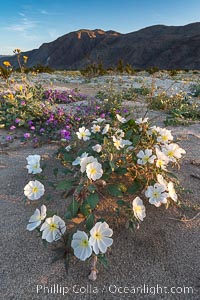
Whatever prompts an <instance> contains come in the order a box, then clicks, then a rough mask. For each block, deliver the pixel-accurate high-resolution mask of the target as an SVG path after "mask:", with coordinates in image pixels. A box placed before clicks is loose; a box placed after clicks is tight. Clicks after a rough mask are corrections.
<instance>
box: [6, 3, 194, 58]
mask: <svg viewBox="0 0 200 300" xmlns="http://www.w3.org/2000/svg"><path fill="white" fill-rule="evenodd" d="M199 12H200V0H101V1H100V0H82V1H81V0H26V1H25V0H21V1H20V0H5V1H1V9H0V54H12V50H13V49H15V48H20V49H21V50H22V51H26V50H31V49H34V48H38V47H39V46H40V45H41V44H42V43H44V42H50V41H53V40H54V39H56V38H57V37H59V36H61V35H64V34H66V33H68V32H71V31H74V30H78V29H81V28H86V29H96V28H101V29H104V30H109V29H112V30H116V31H119V32H122V33H127V32H132V31H136V30H138V29H141V28H144V27H147V26H151V25H156V24H164V25H185V24H188V23H193V22H199V21H200V16H199Z"/></svg>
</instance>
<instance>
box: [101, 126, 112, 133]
mask: <svg viewBox="0 0 200 300" xmlns="http://www.w3.org/2000/svg"><path fill="white" fill-rule="evenodd" d="M109 129H110V124H106V125H105V127H104V129H103V130H102V134H106V133H107V132H108V130H109Z"/></svg>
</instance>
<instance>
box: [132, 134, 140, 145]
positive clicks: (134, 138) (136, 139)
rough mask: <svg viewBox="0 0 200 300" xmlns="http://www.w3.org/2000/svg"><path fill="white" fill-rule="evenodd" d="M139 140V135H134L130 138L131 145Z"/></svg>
mask: <svg viewBox="0 0 200 300" xmlns="http://www.w3.org/2000/svg"><path fill="white" fill-rule="evenodd" d="M139 140H140V135H134V136H133V138H132V140H131V141H132V143H133V146H135V145H137V143H138V142H139Z"/></svg>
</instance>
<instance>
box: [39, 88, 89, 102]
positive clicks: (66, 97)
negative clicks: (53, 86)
mask: <svg viewBox="0 0 200 300" xmlns="http://www.w3.org/2000/svg"><path fill="white" fill-rule="evenodd" d="M44 96H45V98H46V99H48V100H49V101H50V102H52V103H65V104H69V103H73V102H77V101H84V100H86V99H87V97H88V96H87V95H85V94H82V93H78V92H76V91H75V90H66V91H59V90H47V91H45V92H44Z"/></svg>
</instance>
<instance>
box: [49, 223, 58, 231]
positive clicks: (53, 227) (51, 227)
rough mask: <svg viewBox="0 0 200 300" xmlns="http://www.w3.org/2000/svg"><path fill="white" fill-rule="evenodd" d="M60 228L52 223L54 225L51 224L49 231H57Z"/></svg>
mask: <svg viewBox="0 0 200 300" xmlns="http://www.w3.org/2000/svg"><path fill="white" fill-rule="evenodd" d="M57 228H58V227H57V225H56V224H55V223H52V224H50V226H49V229H50V230H51V231H54V230H56V229H57Z"/></svg>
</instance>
